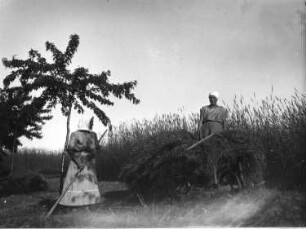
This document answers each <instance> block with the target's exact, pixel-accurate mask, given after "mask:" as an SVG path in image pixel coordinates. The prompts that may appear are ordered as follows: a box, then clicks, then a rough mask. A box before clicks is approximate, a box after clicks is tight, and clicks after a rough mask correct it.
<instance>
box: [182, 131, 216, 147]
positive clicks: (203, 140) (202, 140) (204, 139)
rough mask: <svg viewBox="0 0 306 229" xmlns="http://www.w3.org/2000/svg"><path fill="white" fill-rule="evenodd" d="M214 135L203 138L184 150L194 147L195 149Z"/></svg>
mask: <svg viewBox="0 0 306 229" xmlns="http://www.w3.org/2000/svg"><path fill="white" fill-rule="evenodd" d="M214 135H215V134H211V135H208V136H207V137H206V138H203V139H201V140H200V141H198V142H196V143H194V144H193V145H192V146H190V147H189V148H188V149H186V151H188V150H191V149H193V148H194V147H196V146H197V145H200V144H201V143H202V142H205V141H206V140H208V139H209V138H211V137H212V136H214Z"/></svg>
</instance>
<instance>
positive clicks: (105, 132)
mask: <svg viewBox="0 0 306 229" xmlns="http://www.w3.org/2000/svg"><path fill="white" fill-rule="evenodd" d="M106 132H107V130H105V131H104V133H103V134H102V135H101V137H100V139H99V141H98V142H99V143H100V141H101V140H102V138H103V137H104V135H105V134H106Z"/></svg>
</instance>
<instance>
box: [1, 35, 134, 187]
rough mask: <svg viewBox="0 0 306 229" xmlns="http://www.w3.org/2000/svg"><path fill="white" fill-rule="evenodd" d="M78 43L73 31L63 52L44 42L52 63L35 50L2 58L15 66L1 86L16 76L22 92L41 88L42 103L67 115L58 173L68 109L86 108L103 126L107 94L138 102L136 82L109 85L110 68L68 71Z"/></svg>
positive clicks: (68, 126) (109, 102)
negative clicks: (96, 71) (24, 56)
mask: <svg viewBox="0 0 306 229" xmlns="http://www.w3.org/2000/svg"><path fill="white" fill-rule="evenodd" d="M78 46H79V36H78V35H76V34H74V35H71V36H70V40H69V42H68V46H67V48H66V50H65V52H62V51H60V50H59V49H58V48H57V47H56V46H55V45H54V44H53V43H51V42H46V50H47V51H50V52H51V54H52V57H53V63H48V62H47V61H46V59H45V58H43V57H42V56H41V54H40V53H39V52H38V51H36V50H30V51H29V58H28V59H26V60H20V59H16V58H14V57H13V58H12V59H11V60H8V59H6V58H4V59H3V60H2V61H3V64H4V66H5V67H7V68H11V69H15V70H14V71H12V72H11V74H10V75H8V76H7V77H6V78H5V79H4V81H3V82H4V85H5V87H7V86H9V85H10V83H11V82H13V81H15V80H16V79H17V78H19V81H20V83H21V85H22V86H23V88H24V90H25V91H30V92H31V91H37V90H38V89H41V90H42V92H41V94H40V97H41V98H42V99H43V100H44V101H45V102H46V104H47V108H54V107H55V106H56V105H57V104H59V105H60V107H61V111H62V114H63V115H64V116H66V117H67V126H66V127H67V132H66V141H65V146H64V151H63V154H62V174H63V166H64V153H65V150H66V148H67V145H68V139H69V135H70V116H71V111H72V109H76V110H77V111H78V112H79V113H83V112H84V108H88V109H90V110H92V111H93V112H94V113H95V115H96V116H97V117H98V118H99V119H100V120H101V122H102V123H103V124H104V125H107V124H110V119H109V117H108V116H107V115H106V114H105V112H104V111H103V110H102V109H100V106H103V105H109V106H112V105H114V103H113V102H112V101H111V100H110V99H109V96H110V95H113V96H115V97H117V98H119V99H121V98H122V97H124V98H126V99H127V100H129V101H131V102H132V103H133V104H138V103H139V100H138V99H137V98H136V97H135V95H134V94H133V93H132V90H133V89H134V88H135V86H136V85H137V81H129V82H124V83H122V84H113V83H110V82H109V81H108V78H109V77H110V76H111V72H110V71H106V72H104V71H103V72H102V73H101V74H90V73H89V71H88V69H86V68H83V67H79V68H76V69H75V70H74V71H70V70H68V66H69V65H70V64H71V60H72V57H73V56H74V54H75V53H76V51H77V48H78ZM62 178H63V176H62ZM61 180H63V179H61ZM61 183H62V182H61Z"/></svg>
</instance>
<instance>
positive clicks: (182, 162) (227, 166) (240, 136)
mask: <svg viewBox="0 0 306 229" xmlns="http://www.w3.org/2000/svg"><path fill="white" fill-rule="evenodd" d="M153 141H155V140H154V139H152V142H153ZM155 142H156V143H155V147H152V146H151V149H154V150H152V151H150V152H145V153H143V154H140V153H138V159H137V160H135V161H132V162H131V163H129V164H128V165H127V166H126V167H125V168H124V169H123V170H122V172H121V175H120V178H121V179H122V180H123V181H125V182H126V183H127V184H128V185H129V186H130V188H131V190H132V191H133V192H134V193H137V194H138V195H141V196H142V197H143V198H144V199H145V200H147V201H149V200H162V199H165V198H171V199H172V198H178V197H179V195H180V194H181V193H184V192H185V193H187V192H188V191H189V190H190V188H191V187H192V186H202V187H207V188H210V187H212V186H213V185H214V183H215V182H214V180H215V179H214V177H215V175H214V172H213V171H214V167H215V169H216V171H217V173H216V175H217V178H218V180H219V182H220V183H226V182H228V183H235V182H236V183H237V182H240V183H241V184H240V185H241V186H242V185H243V186H244V187H248V186H250V185H254V184H256V183H259V182H261V181H262V180H263V170H264V161H265V160H264V157H263V153H262V152H261V151H260V150H259V149H256V148H255V147H254V146H252V144H251V141H250V136H249V135H248V134H247V133H243V132H239V131H227V132H223V133H222V134H220V135H216V136H213V137H212V138H210V139H209V140H207V141H206V142H205V143H202V144H200V145H199V146H197V147H195V148H194V149H192V150H190V151H186V149H187V148H188V147H189V146H190V145H192V144H193V143H194V142H195V140H194V139H193V138H192V135H191V134H190V133H188V132H187V131H178V132H176V133H172V135H171V137H169V138H168V139H167V140H166V143H164V144H163V145H162V146H159V145H158V143H157V141H155ZM152 144H153V143H152ZM239 164H240V165H239ZM240 170H242V171H243V176H242V180H241V181H240V180H238V181H237V179H240V175H239V174H238V173H239V171H240ZM236 173H237V175H238V177H237V176H236ZM233 176H235V177H234V180H233Z"/></svg>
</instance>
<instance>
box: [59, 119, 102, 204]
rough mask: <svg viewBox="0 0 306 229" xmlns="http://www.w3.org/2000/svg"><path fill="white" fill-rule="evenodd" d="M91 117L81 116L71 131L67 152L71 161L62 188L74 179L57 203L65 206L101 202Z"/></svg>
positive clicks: (95, 138) (94, 136)
mask: <svg viewBox="0 0 306 229" xmlns="http://www.w3.org/2000/svg"><path fill="white" fill-rule="evenodd" d="M92 126H93V117H91V118H87V117H82V118H81V119H80V120H79V124H78V130H77V131H75V132H73V133H71V136H70V140H69V145H68V154H69V155H70V156H71V161H70V163H69V166H68V170H67V174H66V177H65V180H64V185H63V190H64V189H65V187H67V185H68V184H69V183H70V182H71V180H72V179H74V177H75V175H76V173H77V172H78V171H79V169H81V170H82V171H81V173H79V174H78V176H77V178H76V179H75V180H74V182H73V183H72V185H71V186H70V187H69V189H68V190H67V192H66V194H65V195H64V196H63V198H62V200H61V201H60V203H59V204H61V205H65V206H85V205H92V204H98V203H101V195H100V192H99V188H98V180H97V173H96V150H97V147H98V139H97V135H96V133H95V132H93V131H92Z"/></svg>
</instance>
